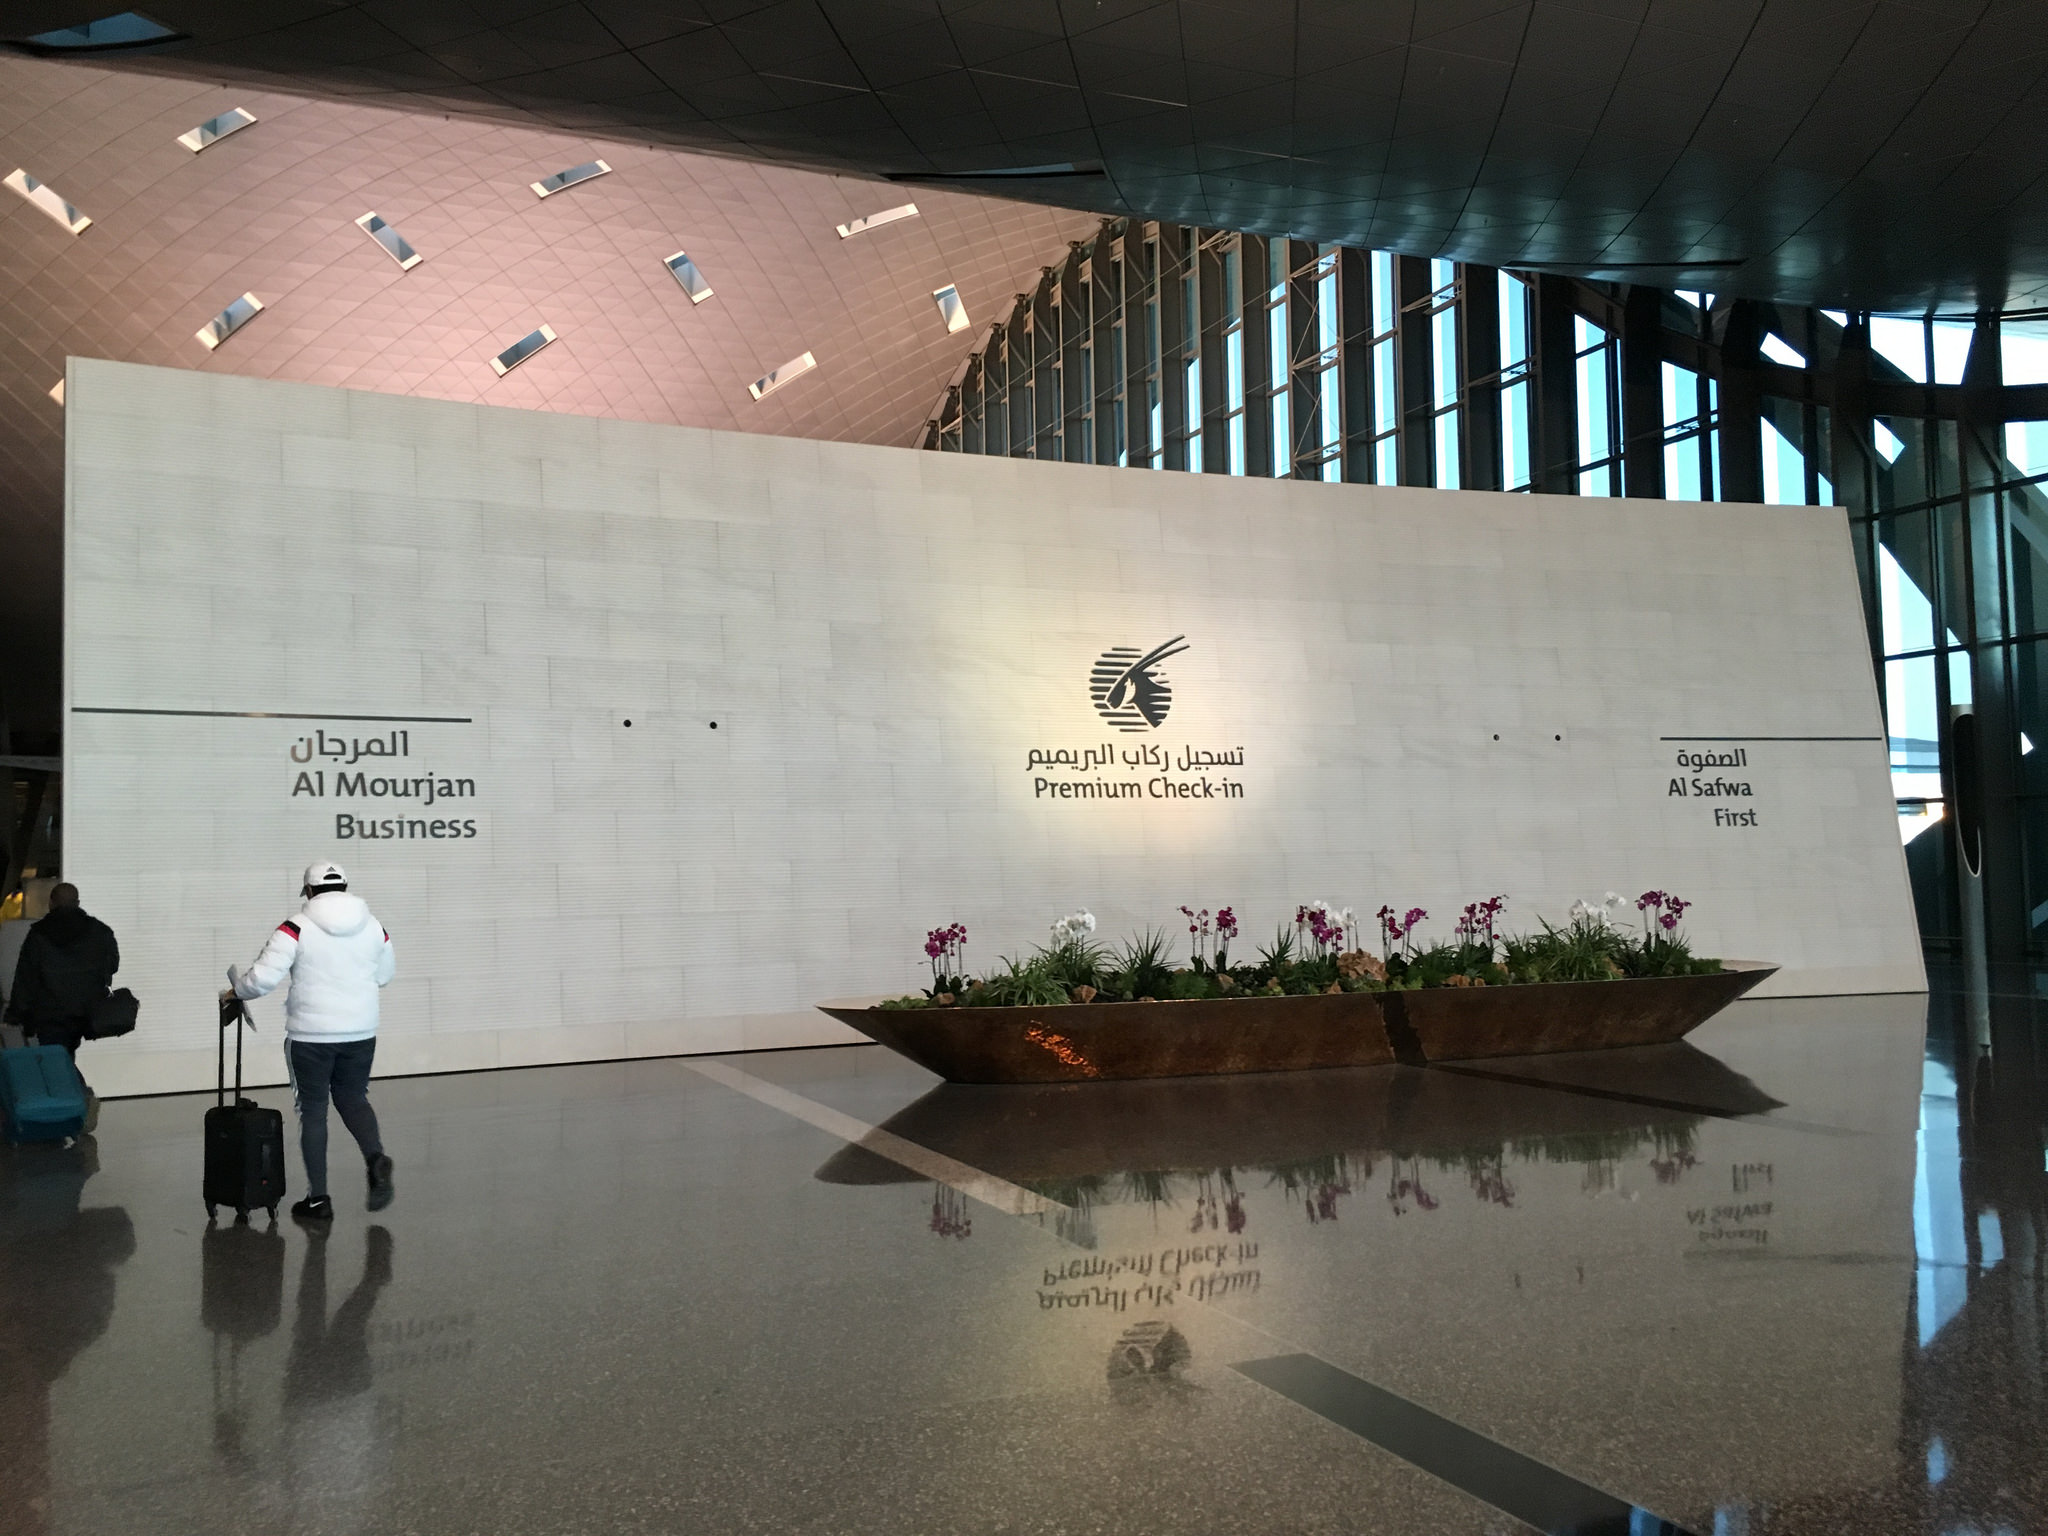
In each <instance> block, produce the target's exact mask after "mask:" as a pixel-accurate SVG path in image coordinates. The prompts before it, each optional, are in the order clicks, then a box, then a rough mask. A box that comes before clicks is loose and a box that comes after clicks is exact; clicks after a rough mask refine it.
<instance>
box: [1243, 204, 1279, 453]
mask: <svg viewBox="0 0 2048 1536" xmlns="http://www.w3.org/2000/svg"><path fill="white" fill-rule="evenodd" d="M1267 249H1268V247H1267V244H1266V241H1265V239H1264V237H1263V236H1260V235H1246V236H1244V237H1243V239H1242V241H1240V243H1239V245H1238V251H1237V281H1238V302H1239V303H1240V304H1242V305H1243V307H1244V472H1245V473H1246V474H1248V475H1263V476H1268V477H1270V476H1271V475H1272V474H1273V473H1274V468H1273V464H1274V459H1273V413H1272V412H1271V411H1270V410H1269V409H1267V405H1266V400H1267V392H1268V390H1270V389H1271V387H1272V383H1273V378H1272V368H1271V365H1270V364H1269V363H1268V361H1267V354H1268V352H1269V350H1270V349H1269V348H1268V346H1267V342H1266V325H1267V321H1266V288H1267V284H1268V283H1269V282H1270V281H1271V280H1270V279H1269V278H1268V277H1267V275H1266V274H1267V265H1266V264H1267V262H1269V261H1270V260H1271V259H1272V258H1271V257H1270V256H1269V255H1268V254H1267Z"/></svg>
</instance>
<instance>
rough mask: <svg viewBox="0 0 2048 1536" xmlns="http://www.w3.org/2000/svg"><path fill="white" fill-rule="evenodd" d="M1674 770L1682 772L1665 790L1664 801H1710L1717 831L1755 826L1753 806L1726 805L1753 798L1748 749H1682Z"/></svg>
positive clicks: (1754, 808)
mask: <svg viewBox="0 0 2048 1536" xmlns="http://www.w3.org/2000/svg"><path fill="white" fill-rule="evenodd" d="M1677 766H1678V767H1679V768H1680V769H1682V770H1683V772H1682V773H1680V774H1679V775H1678V776H1677V777H1676V778H1673V779H1672V780H1671V781H1670V783H1669V784H1668V785H1667V786H1666V788H1665V790H1664V794H1665V797H1666V798H1667V799H1676V800H1706V801H1711V802H1712V803H1713V811H1714V825H1715V826H1717V827H1753V826H1756V825H1757V815H1756V807H1755V806H1753V805H1742V804H1731V803H1729V802H1740V801H1745V800H1751V799H1754V798H1755V791H1754V790H1752V789H1751V788H1750V780H1749V776H1748V770H1749V748H1747V747H1729V748H1728V749H1727V750H1725V751H1720V752H1705V751H1701V750H1699V749H1698V748H1681V749H1680V751H1679V753H1678V757H1677ZM1724 769H1725V770H1727V771H1726V772H1725V773H1724V772H1723V771H1722V770H1724Z"/></svg>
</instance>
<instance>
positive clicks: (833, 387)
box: [0, 57, 1096, 754]
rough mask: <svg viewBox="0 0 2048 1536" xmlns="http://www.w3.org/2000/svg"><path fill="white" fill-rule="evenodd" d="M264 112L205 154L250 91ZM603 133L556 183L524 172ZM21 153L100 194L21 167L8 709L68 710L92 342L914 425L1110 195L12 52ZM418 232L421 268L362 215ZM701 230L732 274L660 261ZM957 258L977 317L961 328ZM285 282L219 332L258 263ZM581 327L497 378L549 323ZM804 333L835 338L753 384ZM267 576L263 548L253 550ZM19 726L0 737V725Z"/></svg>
mask: <svg viewBox="0 0 2048 1536" xmlns="http://www.w3.org/2000/svg"><path fill="white" fill-rule="evenodd" d="M237 106H240V107H243V108H245V109H247V110H248V111H250V112H253V113H254V114H255V117H256V122H255V124H254V125H253V126H250V127H247V128H245V129H243V130H242V131H240V132H238V133H235V134H233V135H232V136H231V137H227V138H223V139H221V140H219V141H218V142H216V143H213V144H212V145H211V146H209V147H207V148H206V149H204V150H203V151H201V152H198V153H195V152H193V151H192V150H190V149H188V148H186V147H185V146H183V145H182V144H180V143H179V142H178V136H179V135H180V134H182V133H184V132H186V131H187V130H189V129H192V128H194V127H196V126H197V125H198V124H200V123H201V122H203V121H205V120H207V119H209V118H212V117H214V116H216V115H218V114H220V113H223V112H226V111H228V110H229V109H230V108H233V107H237ZM596 158H603V159H604V160H605V161H606V163H608V164H609V165H610V166H611V167H612V172H611V174H609V175H606V176H602V177H599V178H597V179H595V180H592V181H589V182H587V183H585V184H582V185H579V186H575V187H572V188H570V189H568V190H567V191H564V192H560V193H557V194H554V195H552V196H549V197H547V198H546V199H542V198H539V197H537V196H535V194H534V192H533V190H532V188H531V185H530V184H531V183H533V182H535V181H538V180H541V179H542V178H545V177H547V176H549V175H552V174H553V173H555V172H558V171H560V170H563V169H565V168H567V167H570V166H574V165H577V164H580V163H583V162H587V161H590V160H593V159H596ZM0 161H4V164H0V175H4V174H5V173H6V172H8V171H9V170H11V169H13V168H14V167H17V166H19V167H23V168H25V169H26V170H27V171H28V172H29V173H30V174H31V175H32V176H33V177H35V178H36V179H37V180H39V181H41V182H43V183H45V184H47V185H48V186H49V187H50V188H52V189H53V190H54V191H55V192H56V193H58V194H59V195H60V196H61V197H62V198H63V199H65V200H67V201H69V202H70V203H72V204H75V205H76V206H77V208H79V209H80V210H82V211H83V213H84V214H85V215H86V216H87V217H89V218H90V219H91V220H92V222H91V224H90V225H89V226H87V227H85V228H84V229H83V230H82V232H80V233H78V234H75V235H74V234H72V233H71V232H70V231H69V230H68V229H67V228H66V227H65V226H64V225H63V224H60V223H59V222H57V220H55V219H54V218H51V217H49V216H48V215H47V214H46V212H45V211H44V210H43V209H41V208H39V207H38V206H36V205H34V204H32V203H30V202H29V201H27V200H26V199H24V198H23V197H20V196H18V195H16V193H15V192H13V191H9V190H5V189H0V613H5V614H6V615H7V619H8V625H7V637H6V642H5V649H4V651H0V721H5V722H11V724H12V726H13V728H14V731H15V733H16V734H15V745H14V747H13V748H12V750H16V751H19V750H23V748H22V747H21V746H20V741H21V739H22V733H23V732H24V730H26V731H28V732H31V733H40V732H42V731H45V730H47V729H48V728H50V727H52V726H53V725H54V723H55V713H56V711H55V705H56V679H57V666H56V642H57V636H58V633H59V622H58V620H59V604H60V598H61V591H62V581H61V548H62V526H63V484H64V455H63V447H64V439H63V409H62V407H61V406H60V405H59V404H58V403H57V401H55V400H54V399H52V398H51V397H50V395H49V393H48V391H49V390H50V389H51V387H52V386H53V385H55V384H56V383H57V382H58V381H59V380H61V379H62V378H63V377H64V360H65V358H66V357H70V356H88V357H107V358H116V359H120V360H124V361H130V362H144V363H156V364H162V365H167V366H171V367H179V368H192V369H201V370H205V371H208V372H217V373H234V374H245V375H252V376H256V377H262V378H278V379H290V380H296V381H301V382H308V383H318V384H335V385H343V386H347V387H349V388H355V389H366V390H377V391H382V392H385V393H392V394H414V395H426V396H433V397H436V398H440V399H447V400H468V401H485V402H489V403H491V404H498V405H514V406H524V407H528V408H532V409H540V410H557V411H568V412H575V413H578V414H583V415H591V416H606V417H618V418H624V419H628V420H640V421H658V422H675V423H681V424H684V425H689V426H700V427H717V428H728V429H736V430H741V431H756V432H773V433H781V434H787V435H790V436H798V437H818V438H835V439H840V440H845V441H858V442H882V443H901V444H909V443H912V442H914V441H915V440H916V437H917V434H918V431H919V429H920V428H921V427H922V425H923V424H924V421H925V419H926V418H927V416H928V415H929V414H930V412H931V409H932V407H933V404H934V403H935V401H936V400H937V399H938V397H939V395H940V394H941V392H942V391H943V389H944V388H945V385H946V383H947V381H948V380H949V379H950V378H951V376H952V375H953V373H954V372H955V371H956V370H957V369H958V367H959V365H960V364H961V362H962V361H963V360H964V358H965V357H966V355H967V352H968V350H969V349H970V347H971V346H972V345H973V344H974V342H975V341H976V340H977V339H978V337H979V335H980V334H981V333H982V332H984V331H985V329H986V325H987V322H990V321H993V320H996V319H999V318H1001V317H1002V316H1003V315H1004V314H1007V312H1008V310H1009V307H1010V305H1011V302H1012V299H1013V296H1014V294H1015V293H1016V292H1017V290H1019V289H1020V288H1021V289H1028V288H1029V287H1031V286H1032V285H1033V284H1034V283H1036V282H1037V280H1038V276H1039V272H1040V269H1041V267H1042V266H1043V264H1044V263H1045V262H1047V261H1050V260H1054V259H1057V258H1058V257H1060V256H1062V255H1064V254H1065V251H1066V249H1067V242H1068V241H1069V240H1073V239H1080V238H1085V237H1086V236H1087V235H1089V234H1090V233H1092V231H1093V230H1094V228H1095V227H1096V221H1095V220H1094V219H1093V218H1091V217H1089V216H1086V215H1083V214H1077V213H1071V212H1065V211H1061V210H1049V209H1043V208H1033V207H1028V206H1025V205H1023V204H1019V203H1014V202H1003V201H998V200H995V199H991V198H985V197H977V196H973V195H969V194H964V193H958V192H944V191H942V192H936V193H925V192H923V191H919V192H918V193H917V194H916V203H917V207H918V210H919V212H918V216H917V217H915V218H903V219H899V220H896V221H895V222H892V223H887V224H883V225H880V226H878V227H876V228H873V229H871V230H869V231H867V232H865V233H861V234H858V235H856V236H854V237H853V238H851V239H842V238H841V237H840V235H839V233H838V226H839V225H841V224H849V223H851V222H852V221H853V220H855V219H858V218H861V217H863V216H867V215H871V214H874V213H876V212H878V211H880V210H882V209H883V208H886V207H889V206H891V205H897V204H901V203H903V202H905V201H908V200H909V194H906V193H902V192H899V191H898V190H896V189H895V188H891V187H887V186H880V187H878V186H876V185H874V184H873V183H871V182H858V181H848V180H846V179H845V178H841V177H834V176H827V175H820V174H817V173H814V172H809V171H802V170H791V169H786V168H781V167H774V166H763V165H751V164H747V163H744V162H740V161H735V160H732V159H728V158H720V157H714V156H709V155H697V154H688V153H678V152H675V151H672V150H654V151H650V150H648V149H647V148H646V147H645V145H644V144H642V145H635V144H625V145H621V144H616V143H607V142H605V141H602V140H598V139H593V138H585V137H581V136H570V135H567V134H563V133H558V132H552V131H543V130H538V129H533V128H513V127H506V126H502V125H498V124H494V123H485V122H479V121H476V120H474V119H470V118H462V117H454V118H451V119H449V120H443V118H442V117H441V116H440V115H438V114H436V115H433V116H431V117H426V116H421V115H418V114H405V113H400V112H396V111H393V110H390V109H389V108H380V107H372V106H363V105H355V104H340V103H333V102H325V101H306V100H303V99H299V98H294V97H288V96H281V95H274V94H269V93H264V92H252V91H249V90H246V89H240V88H224V87H222V86H221V85H219V84H218V83H205V84H200V83H195V82H190V81H182V80H169V79H149V78H141V79H138V78H136V77H135V76H133V75H128V74H117V73H114V72H111V71H108V70H105V69H101V68H87V67H82V66H78V65H75V64H53V63H48V62H42V61H31V60H25V59H19V58H4V57H0ZM370 212H375V213H377V214H379V215H380V216H381V217H382V218H383V219H385V220H386V221H387V222H388V223H389V225H390V226H391V227H392V228H393V229H395V230H396V231H397V232H398V233H399V234H400V235H401V236H402V237H403V238H404V239H405V241H406V242H407V243H408V244H409V245H410V246H411V247H413V248H414V249H415V250H416V251H417V252H418V254H419V255H420V257H421V260H420V261H419V262H418V264H417V265H414V266H412V267H410V268H409V269H408V268H402V267H401V266H400V265H399V263H398V262H397V261H396V260H394V259H393V257H392V256H391V255H389V254H387V253H386V251H385V250H384V248H383V247H382V246H380V245H379V244H378V243H377V242H376V241H375V240H374V239H372V238H371V237H370V235H368V234H367V233H365V231H364V230H363V229H362V228H361V227H359V226H358V224H357V222H356V220H357V219H358V218H359V217H360V216H362V215H364V214H366V213H370ZM678 249H681V250H683V251H686V252H687V253H688V255H689V257H690V259H691V260H692V261H693V262H694V263H695V264H696V267H697V269H698V272H699V273H700V275H701V278H702V280H703V281H705V282H707V283H708V284H709V285H710V287H711V289H712V293H711V296H710V297H709V298H708V299H706V300H705V301H704V302H701V303H692V302H691V299H690V296H689V294H688V293H687V292H686V291H685V290H684V288H683V287H682V285H681V284H680V283H679V282H678V281H677V279H676V278H675V277H674V276H672V275H671V273H670V271H669V270H668V268H667V267H666V266H665V264H664V262H665V258H667V257H669V256H670V255H671V254H673V253H674V252H676V251H677V250H678ZM947 284H952V285H954V286H955V287H956V288H957V290H958V293H959V295H960V298H961V300H962V301H963V302H964V305H965V308H966V313H967V315H968V316H969V317H970V318H971V320H972V321H973V322H974V325H973V327H971V328H968V329H962V330H959V331H954V332H949V331H948V330H947V327H946V322H945V318H944V316H943V314H942V312H941V310H940V308H939V306H938V304H937V303H935V302H934V298H933V290H934V289H937V288H940V287H942V286H944V285H947ZM245 292H246V293H253V294H255V295H256V296H257V297H258V298H259V299H260V300H261V301H262V304H263V306H264V307H263V309H262V310H261V311H260V312H259V313H257V314H256V315H255V316H254V318H253V319H251V320H250V321H249V322H248V323H247V325H246V326H245V327H243V328H242V329H240V330H238V331H236V332H235V333H234V334H233V335H231V336H229V337H228V339H227V340H225V341H224V342H222V343H220V345H219V346H218V347H217V349H214V350H211V351H209V350H208V349H207V348H206V347H205V346H204V345H203V344H201V342H200V341H199V340H198V339H197V336H196V334H195V333H196V332H197V331H198V330H199V329H200V327H201V326H202V325H204V324H205V323H206V322H207V321H209V320H210V319H211V318H212V317H213V316H215V315H217V314H218V313H220V312H221V311H222V310H223V309H224V308H226V307H227V306H228V305H229V304H230V302H231V301H233V300H235V299H236V298H237V297H238V296H239V295H241V294H243V293H245ZM543 324H546V325H548V326H550V327H551V328H552V329H553V330H554V331H555V332H556V334H557V335H558V336H559V338H560V339H559V340H558V341H557V342H556V343H555V344H553V345H551V346H549V347H547V348H546V349H545V350H543V351H541V352H540V353H538V354H537V355H535V356H534V357H533V358H531V360H529V361H527V362H525V363H524V364H522V365H520V366H518V367H516V368H514V369H513V370H512V371H510V372H509V373H507V374H505V375H504V376H503V377H500V376H499V375H498V374H497V373H496V372H495V371H494V370H493V368H492V367H491V359H492V357H493V356H494V355H496V354H497V353H498V352H499V351H500V350H501V349H503V348H505V347H507V346H509V345H510V344H512V343H513V342H515V341H516V340H518V339H519V338H520V337H521V336H523V335H525V334H527V333H528V332H529V331H531V330H533V329H534V328H535V327H537V326H540V325H543ZM806 352H808V353H809V354H811V355H812V357H813V358H814V359H815V361H816V366H815V368H814V369H813V370H812V371H810V372H807V373H805V374H803V375H802V376H801V377H798V378H796V379H794V380H793V381H792V382H790V383H788V384H787V385H786V386H784V387H782V388H779V389H777V390H775V391H774V392H772V393H770V394H768V395H767V396H766V397H765V398H763V399H760V400H756V399H755V398H754V397H753V396H752V394H751V393H750V391H749V389H748V386H749V384H751V383H753V382H754V381H756V380H758V379H760V378H762V377H763V376H764V375H765V374H767V373H768V372H769V370H771V369H774V368H776V367H778V366H780V365H782V364H784V363H787V362H788V361H790V360H791V359H792V358H795V357H797V356H799V355H801V354H804V353H806ZM252 577H253V578H254V579H260V573H252ZM8 750H10V748H9V746H8V744H7V743H6V742H5V741H0V754H4V753H5V752H7V751H8Z"/></svg>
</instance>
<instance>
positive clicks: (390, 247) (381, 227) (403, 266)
mask: <svg viewBox="0 0 2048 1536" xmlns="http://www.w3.org/2000/svg"><path fill="white" fill-rule="evenodd" d="M356 227H357V228H358V229H360V230H361V231H362V232H363V233H364V234H366V235H368V236H369V237H370V238H371V239H372V240H374V241H376V242H377V243H378V244H379V245H381V246H383V247H384V254H385V255H387V256H389V257H390V258H391V259H392V260H393V261H395V262H397V263H398V270H399V271H401V272H410V271H411V270H412V269H413V268H414V267H416V266H418V265H419V264H420V253H419V252H418V251H416V250H414V249H413V248H412V247H411V246H410V245H407V244H406V243H405V236H403V235H401V234H400V233H399V232H398V231H397V230H395V229H393V228H392V227H391V226H390V225H389V224H386V223H385V222H384V221H383V219H381V218H379V217H378V216H377V215H376V214H375V213H374V212H371V213H366V214H364V215H363V216H362V217H361V218H360V219H357V220H356Z"/></svg>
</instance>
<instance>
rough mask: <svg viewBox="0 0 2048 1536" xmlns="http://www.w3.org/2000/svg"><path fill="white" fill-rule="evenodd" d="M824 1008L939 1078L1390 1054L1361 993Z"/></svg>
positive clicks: (1203, 1069) (1257, 1065)
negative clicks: (1049, 1004) (1049, 1005)
mask: <svg viewBox="0 0 2048 1536" xmlns="http://www.w3.org/2000/svg"><path fill="white" fill-rule="evenodd" d="M822 1007H823V1010H824V1012H826V1013H829V1014H830V1015H832V1017H833V1018H835V1019H837V1020H839V1021H840V1023H842V1024H851V1025H852V1026H853V1027H854V1028H855V1029H857V1030H859V1031H860V1032H861V1033H862V1034H864V1035H866V1036H867V1037H868V1038H869V1039H871V1040H878V1041H880V1042H881V1043H882V1044H883V1045H886V1046H888V1047H889V1049H890V1050H892V1051H897V1052H899V1053H901V1054H902V1055H905V1056H908V1057H909V1058H910V1059H911V1060H912V1061H914V1062H916V1063H917V1064H918V1065H919V1066H921V1067H925V1068H927V1069H929V1070H931V1071H933V1072H936V1073H938V1074H939V1076H941V1077H943V1078H944V1079H946V1081H947V1082H949V1083H1071V1082H1086V1081H1089V1080H1117V1079H1123V1078H1134V1077H1210V1076H1215V1075H1218V1074H1222V1073H1228V1072H1299V1071H1305V1070H1307V1069H1309V1068H1312V1067H1370V1066H1377V1065H1381V1064H1383V1063H1386V1062H1390V1061H1392V1060H1393V1059H1394V1047H1393V1045H1392V1044H1391V1043H1390V1042H1389V1041H1388V1039H1387V1031H1386V1026H1385V1025H1384V1024H1383V1023H1382V1021H1381V1017H1380V1008H1379V1000H1378V998H1377V997H1376V996H1375V995H1374V994H1373V993H1370V992H1336V993H1327V994H1321V995H1318V996H1314V997H1246V998H1229V999H1224V998H1212V999H1205V1000H1201V1001H1194V1002H1162V1003H1068V1004H1066V1005H1064V1006H1062V1007H1055V1008H862V1007H853V1006H847V1005H843V1004H831V1003H828V1004H824V1005H822Z"/></svg>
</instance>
